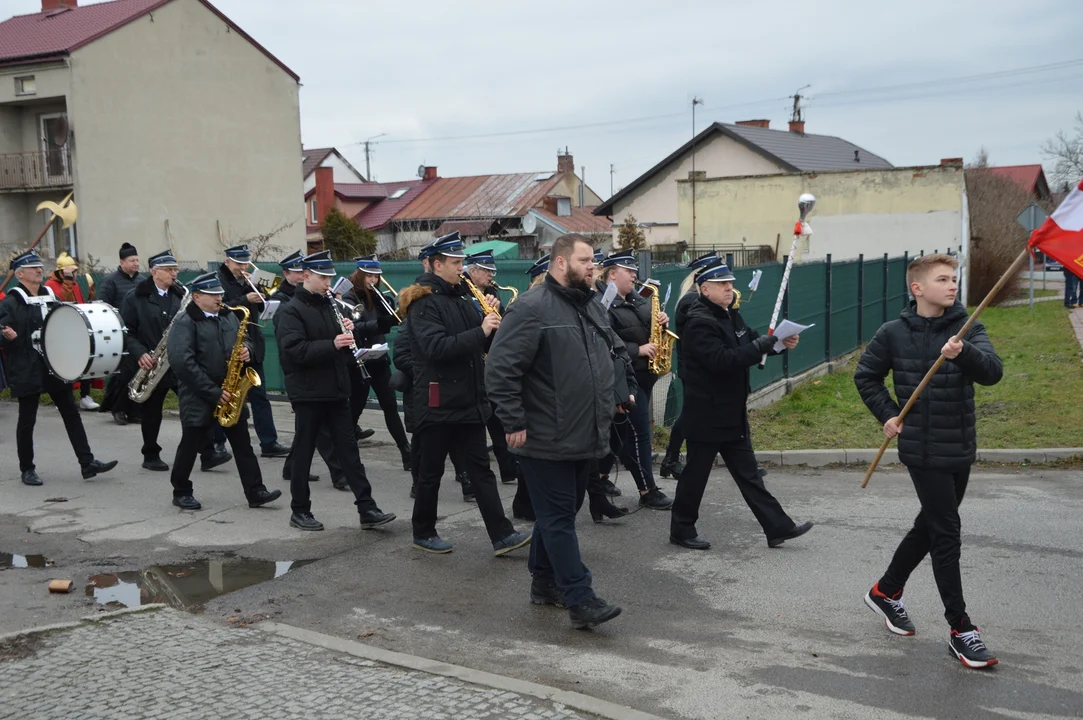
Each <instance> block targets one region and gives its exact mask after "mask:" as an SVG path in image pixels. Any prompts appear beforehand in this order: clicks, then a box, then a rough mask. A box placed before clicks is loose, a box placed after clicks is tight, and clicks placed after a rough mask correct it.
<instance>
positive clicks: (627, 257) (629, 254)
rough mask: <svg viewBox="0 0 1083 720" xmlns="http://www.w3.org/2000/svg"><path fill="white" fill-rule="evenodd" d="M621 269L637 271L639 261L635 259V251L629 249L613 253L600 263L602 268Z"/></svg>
mask: <svg viewBox="0 0 1083 720" xmlns="http://www.w3.org/2000/svg"><path fill="white" fill-rule="evenodd" d="M614 265H615V266H617V267H622V268H628V269H629V270H639V261H638V260H637V259H636V251H635V250H633V249H631V248H629V249H627V250H620V251H619V252H615V253H613V254H611V255H610V256H609V257H607V258H606V259H605V260H603V261H602V267H604V268H608V267H613V266H614Z"/></svg>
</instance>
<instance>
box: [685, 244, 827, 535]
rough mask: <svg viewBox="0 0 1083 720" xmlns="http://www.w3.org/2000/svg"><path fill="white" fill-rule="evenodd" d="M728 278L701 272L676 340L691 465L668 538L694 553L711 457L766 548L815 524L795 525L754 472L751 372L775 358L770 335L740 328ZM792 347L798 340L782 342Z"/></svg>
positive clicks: (716, 268) (714, 268) (713, 268)
mask: <svg viewBox="0 0 1083 720" xmlns="http://www.w3.org/2000/svg"><path fill="white" fill-rule="evenodd" d="M733 280H734V278H733V273H731V272H730V269H729V268H728V267H726V266H725V265H724V264H722V263H721V262H717V263H716V264H714V265H709V266H707V267H703V268H700V269H699V270H698V271H697V272H696V284H698V285H699V289H700V296H699V298H698V299H697V300H696V301H695V302H694V303H692V306H691V309H690V310H689V311H688V317H687V319H686V320H685V323H684V333H683V335H682V336H681V348H682V352H683V353H684V355H683V357H682V358H681V367H682V370H681V378H682V379H683V381H684V410H683V411H682V414H683V416H684V423H685V425H684V432H685V436H686V437H687V438H688V462H687V464H686V465H685V467H684V474H683V475H682V476H681V480H680V482H679V483H677V493H676V496H675V497H674V499H673V514H672V517H671V518H670V530H669V539H670V542H672V543H673V544H675V545H680V546H682V547H686V548H689V549H691V550H707V549H708V548H710V547H711V544H710V543H709V542H708V541H707V540H705V539H703V538H702V537H700V536H699V533H698V532H697V530H696V521H697V520H698V519H699V506H700V502H701V501H702V500H703V492H704V490H705V489H706V487H707V478H708V477H709V476H710V474H711V468H712V467H713V465H714V459H715V456H716V455H721V456H722V459H723V460H724V461H725V463H726V468H727V469H728V470H729V471H730V475H732V476H733V480H734V482H736V483H737V488H738V490H740V491H741V495H742V496H743V497H744V499H745V502H746V503H748V507H749V508H750V509H751V510H752V514H753V515H755V516H756V519H757V520H758V521H759V523H760V527H762V528H763V532H764V534H765V535H766V536H767V544H768V545H769V546H770V547H778V546H779V545H781V544H782V543H783V542H785V541H786V540H789V539H791V538H795V537H797V536H799V535H803V534H804V533H806V532H808V531H809V529H810V528H811V527H812V523H810V522H806V523H803V524H801V525H796V524H795V523H794V521H793V520H791V519H790V516H789V515H787V514H786V512H785V511H784V510H783V509H782V506H781V505H780V504H779V502H778V500H776V499H775V498H774V496H773V495H771V493H770V492H768V491H767V488H766V486H765V485H764V483H763V478H761V477H760V474H759V472H758V471H757V468H756V454H755V452H754V451H753V450H752V440H751V433H750V431H749V426H748V394H749V391H750V389H751V387H750V382H749V370H750V369H751V368H752V366H753V365H758V364H759V362H760V357H761V356H762V355H763V353H765V352H770V353H773V352H774V350H773V347H774V345H775V342H776V340H775V338H773V337H771V336H770V335H762V336H761V335H760V334H759V333H757V332H756V331H755V330H752V329H751V328H749V327H748V326H747V325H745V321H744V319H743V318H742V317H741V313H740V312H739V311H737V310H736V309H732V308H731V305H732V304H733ZM783 346H784V347H785V348H786V349H790V350H792V349H793V348H795V347H797V336H793V337H790V338H787V339H786V340H784V341H783Z"/></svg>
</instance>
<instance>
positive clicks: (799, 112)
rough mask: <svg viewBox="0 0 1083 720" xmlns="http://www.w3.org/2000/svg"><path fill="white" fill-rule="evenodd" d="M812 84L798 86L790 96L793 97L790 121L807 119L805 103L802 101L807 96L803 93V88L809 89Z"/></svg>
mask: <svg viewBox="0 0 1083 720" xmlns="http://www.w3.org/2000/svg"><path fill="white" fill-rule="evenodd" d="M810 87H812V86H811V85H806V86H804V87H803V88H798V90H797V92H795V93H794V94H793V95H791V96H790V97H791V98H793V114H792V115H791V116H790V122H803V121H804V119H805V112H804V111H805V104H804V103H803V102H801V101H802V100H804V99H805V96H804V95H802V94H801V91H802V90H808V89H809V88H810Z"/></svg>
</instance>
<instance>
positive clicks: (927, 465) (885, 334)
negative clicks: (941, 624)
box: [854, 254, 1004, 668]
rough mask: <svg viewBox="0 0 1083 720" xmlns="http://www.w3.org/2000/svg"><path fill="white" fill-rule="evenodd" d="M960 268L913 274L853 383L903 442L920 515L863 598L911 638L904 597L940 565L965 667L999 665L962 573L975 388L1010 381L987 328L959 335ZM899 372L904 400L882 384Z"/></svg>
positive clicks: (949, 263)
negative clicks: (909, 298) (928, 376)
mask: <svg viewBox="0 0 1083 720" xmlns="http://www.w3.org/2000/svg"><path fill="white" fill-rule="evenodd" d="M957 268H958V263H957V261H956V260H955V258H954V257H952V256H950V255H943V254H934V255H924V256H922V257H920V258H918V259H916V260H914V262H912V263H910V267H909V268H907V271H906V281H907V283H908V284H909V286H910V293H911V295H913V297H914V300H913V302H912V303H911V304H910V305H909V307H907V308H906V309H904V310H903V311H902V313H901V314H900V315H899V318H898V319H897V320H893V321H891V322H889V323H886V324H885V325H884V326H883V327H881V328H880V329H879V330H878V331H877V333H876V335H875V336H874V337H873V339H872V341H870V342H869V344H868V347H866V348H865V352H864V353H862V355H861V360H860V361H859V363H858V367H857V372H856V373H855V374H854V382H855V383H856V384H857V389H858V391H859V392H860V393H861V399H862V400H864V401H865V405H866V406H868V408H869V410H870V411H872V414H873V415H875V416H876V419H877V420H878V421H879V422H880V423H882V424H883V426H884V434H885V435H886V436H887V437H889V438H891V437H895V436H898V437H899V461H900V462H902V464H903V465H905V466H906V469H907V470H909V471H910V479H911V480H912V481H913V483H914V489H915V490H916V491H917V495H918V501H919V502H920V503H921V512H919V513H918V516H917V519H916V520H915V521H914V526H913V528H911V530H910V532H909V533H907V535H906V537H904V538H903V540H902V542H901V543H899V547H898V549H896V550H895V555H894V557H893V558H892V559H891V564H890V565H888V568H887V571H886V572H885V573H884V575H883V577H881V578H880V580H879V581H878V582H877V583H876V584H875V585H873V586H872V589H871V590H869V592H868V594H866V595H865V604H866V605H868V606H869V607H870V608H871V609H873V610H874V611H876V612H877V613H878V614H879V615H880V616H881V617H883V619H884V622H885V624H886V625H887V628H888V630H890V631H891V632H893V633H895V634H897V635H913V634H914V632H915V629H914V624H913V623H912V622H911V621H910V618H909V615H908V614H907V612H906V608H905V607H904V606H903V602H902V593H903V588H904V587H905V585H906V581H907V580H908V579H909V577H910V574H911V573H912V572H913V571H914V569H915V568H916V567H917V566H918V565H919V564H920V563H921V561H922V560H924V559H925V556H926V555H930V556H931V557H932V565H933V577H934V578H935V579H936V587H937V589H938V590H939V591H940V598H941V600H943V602H944V617H946V618H947V620H948V624H949V625H950V626H951V630H950V631H949V636H948V647H949V648H950V649H951V651H952V653H953V654H954V655H955V656H956V657H957V658H959V660H960V661H961V662H962V663H963V664H964V665H966V666H967V667H972V668H982V667H988V666H990V665H995V664H996V662H997V659H996V657H994V656H993V654H992V653H990V652H989V650H988V648H986V646H985V644H984V643H983V642H982V640H981V636H980V635H979V633H978V628H977V627H975V626H974V624H973V623H971V622H970V617H969V616H968V615H967V613H966V602H965V601H964V600H963V581H962V576H961V573H960V571H959V555H960V550H961V544H962V543H961V540H960V520H959V503H961V502H962V500H963V493H964V492H965V491H966V485H967V480H968V479H969V476H970V466H971V465H972V464H973V463H974V458H975V457H976V452H977V433H976V432H975V424H976V423H975V414H974V383H978V384H980V385H995V384H996V383H998V382H1000V378H1001V377H1002V375H1003V373H1004V369H1003V366H1002V364H1001V362H1000V358H999V357H997V354H996V350H994V349H993V345H992V343H990V342H989V337H988V335H986V333H985V328H984V327H983V326H982V324H981V323H980V322H976V323H974V324H973V325H972V326H971V327H970V330H969V331H967V334H966V337H965V338H963V339H962V340H955V338H954V336H955V334H956V333H957V332H959V330H960V329H961V328H962V326H963V324H964V323H966V320H967V313H966V308H964V307H963V306H962V304H960V303H959V302H957V300H956V293H957V292H958V281H957V278H956V274H955V271H956V269H957ZM940 355H943V356H944V357H945V358H947V361H946V362H944V364H943V365H942V366H941V368H940V370H939V372H937V374H936V375H933V377H932V380H931V381H930V382H929V385H928V386H927V387H926V388H925V390H924V392H923V393H922V394H921V396H920V397H919V399H918V401H917V402H916V403H914V406H913V408H911V410H910V413H909V414H908V415H907V416H906V420H905V423H900V422H899V413H900V412H901V411H900V408H901V407H902V406H903V405H905V404H906V403H907V401H908V400H909V399H910V396H911V395H913V393H914V390H915V389H916V388H917V386H918V385H919V384H920V383H921V380H922V379H923V378H924V376H925V373H926V372H927V371H928V370H929V368H930V367H932V365H933V363H935V362H936V360H937V358H939V356H940ZM889 372H890V373H892V375H893V377H894V381H895V394H896V397H897V400H898V401H897V402H896V400H894V399H892V397H891V393H890V392H888V390H887V388H886V387H885V386H884V378H885V377H887V374H888V373H889Z"/></svg>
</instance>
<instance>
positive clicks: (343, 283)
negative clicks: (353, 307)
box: [331, 276, 353, 295]
mask: <svg viewBox="0 0 1083 720" xmlns="http://www.w3.org/2000/svg"><path fill="white" fill-rule="evenodd" d="M352 288H353V283H351V282H350V278H348V277H346V276H343V277H340V278H339V279H338V282H336V283H335V285H334V287H332V288H331V292H333V293H334V294H335V295H345V294H346V293H347V292H349V291H350V290H351V289H352Z"/></svg>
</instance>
